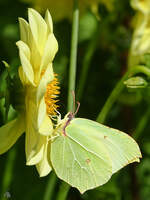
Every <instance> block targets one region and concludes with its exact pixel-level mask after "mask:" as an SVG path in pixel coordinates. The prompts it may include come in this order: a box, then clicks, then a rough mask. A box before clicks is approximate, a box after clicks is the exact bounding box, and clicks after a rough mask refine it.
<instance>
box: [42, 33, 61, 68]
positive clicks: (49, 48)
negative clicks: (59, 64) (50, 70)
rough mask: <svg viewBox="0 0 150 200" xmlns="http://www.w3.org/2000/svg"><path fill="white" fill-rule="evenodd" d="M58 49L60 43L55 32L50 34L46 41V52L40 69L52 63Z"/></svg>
mask: <svg viewBox="0 0 150 200" xmlns="http://www.w3.org/2000/svg"><path fill="white" fill-rule="evenodd" d="M57 51H58V43H57V40H56V38H55V36H54V34H53V33H51V34H49V36H48V40H47V41H46V45H45V49H44V54H43V57H42V61H41V66H40V71H42V70H44V69H46V68H47V66H48V64H49V63H51V62H52V61H53V59H54V57H55V55H56V53H57Z"/></svg>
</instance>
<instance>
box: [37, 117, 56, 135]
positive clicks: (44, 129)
mask: <svg viewBox="0 0 150 200" xmlns="http://www.w3.org/2000/svg"><path fill="white" fill-rule="evenodd" d="M52 132H53V123H52V121H51V119H50V118H49V117H48V115H45V118H44V120H43V121H42V123H41V126H40V128H39V133H40V134H41V135H51V134H52Z"/></svg>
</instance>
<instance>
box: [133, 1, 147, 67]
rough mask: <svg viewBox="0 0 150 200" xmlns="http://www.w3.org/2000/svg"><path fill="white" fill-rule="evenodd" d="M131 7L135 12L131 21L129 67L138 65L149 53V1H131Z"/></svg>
mask: <svg viewBox="0 0 150 200" xmlns="http://www.w3.org/2000/svg"><path fill="white" fill-rule="evenodd" d="M131 5H132V7H133V8H134V9H136V10H137V12H136V15H135V17H134V20H133V25H134V33H133V38H132V43H131V49H130V55H129V66H133V65H136V64H138V63H139V62H140V60H141V57H142V56H143V55H144V54H145V53H150V23H149V22H150V1H149V0H142V1H141V0H131Z"/></svg>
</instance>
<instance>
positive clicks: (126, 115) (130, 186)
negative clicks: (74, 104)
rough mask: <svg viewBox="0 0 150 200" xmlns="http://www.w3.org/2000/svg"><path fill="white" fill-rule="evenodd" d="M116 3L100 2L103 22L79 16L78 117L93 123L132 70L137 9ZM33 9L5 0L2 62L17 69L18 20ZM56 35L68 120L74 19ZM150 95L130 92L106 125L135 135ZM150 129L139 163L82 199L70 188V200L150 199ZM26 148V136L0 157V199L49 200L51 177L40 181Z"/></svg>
mask: <svg viewBox="0 0 150 200" xmlns="http://www.w3.org/2000/svg"><path fill="white" fill-rule="evenodd" d="M49 1H50V0H49ZM61 1H63V0H61ZM106 1H107V0H106ZM113 5H114V6H113V9H112V10H108V9H107V8H106V7H105V5H104V4H99V7H98V15H99V18H100V19H99V18H98V17H97V16H95V15H94V14H93V13H92V12H91V11H90V10H89V9H87V11H86V12H85V13H84V14H83V15H82V16H81V17H80V25H79V45H78V63H77V79H76V84H77V91H76V92H77V95H76V98H77V100H79V101H80V103H81V106H80V110H79V113H78V116H80V117H84V118H89V119H92V120H95V119H96V117H97V115H98V113H99V112H100V110H101V109H102V107H103V105H104V103H105V101H106V99H107V97H108V96H109V94H110V92H111V91H112V89H113V88H114V86H115V85H116V84H117V82H118V81H119V80H120V78H121V77H122V76H123V74H124V72H125V71H126V70H127V61H128V52H129V48H130V44H131V39H132V32H133V30H132V26H131V21H132V18H133V16H134V11H133V10H132V8H131V7H130V2H129V0H121V1H119V0H115V1H114V4H113ZM31 6H32V5H31V4H29V3H27V2H22V1H19V0H13V1H11V0H0V46H1V48H0V60H1V61H2V60H5V61H7V62H8V63H9V64H10V65H11V67H12V68H13V69H16V70H17V68H18V66H19V64H20V61H19V57H18V51H17V47H16V45H15V43H16V41H18V40H19V25H18V17H23V18H26V19H27V8H28V7H31ZM51 9H53V8H51ZM60 12H61V10H60ZM52 17H53V16H52ZM54 33H55V36H56V38H57V40H58V43H59V52H58V53H57V56H56V57H55V61H54V71H55V72H56V73H57V74H58V78H59V81H60V87H61V93H60V98H59V106H60V107H59V112H60V113H62V115H63V116H64V115H65V114H66V110H67V90H68V68H69V57H70V38H71V20H70V19H61V20H59V21H58V20H57V21H54ZM88 59H89V69H86V72H87V77H86V83H85V85H84V88H83V91H80V90H79V88H80V87H82V86H81V85H82V83H81V82H80V80H83V79H84V77H82V73H81V72H82V67H83V65H85V66H87V67H88V65H87V62H88V61H87V60H88ZM84 62H85V63H84ZM3 71H4V65H3V63H2V62H1V63H0V75H1V74H2V72H3ZM147 93H149V92H147ZM142 96H143V97H144V98H142ZM148 97H149V96H148V95H146V93H144V92H143V91H142V90H140V91H134V92H133V93H131V92H129V91H128V90H127V89H125V90H124V91H123V93H122V94H121V96H120V97H119V99H118V101H117V102H116V103H115V105H113V107H112V109H111V110H110V113H109V115H108V116H107V121H106V122H105V124H107V125H109V126H111V127H113V128H117V129H119V130H122V131H124V132H127V133H129V134H130V135H132V134H133V133H134V131H135V130H136V127H137V126H138V124H139V121H140V120H141V118H142V116H143V115H144V114H145V112H146V110H147V109H149V103H148V100H146V99H149V98H148ZM3 107H4V105H3V102H2V101H1V102H0V125H3V124H4V118H3ZM149 117H150V116H149ZM147 122H149V120H147ZM149 130H150V123H147V124H146V126H144V128H143V129H142V132H141V135H140V138H138V143H139V145H140V148H141V151H142V154H143V158H142V160H141V163H140V164H131V165H129V166H127V167H125V168H124V169H122V170H120V171H119V172H118V173H116V174H115V175H113V177H112V178H111V180H110V181H109V182H108V183H107V184H105V185H104V186H101V187H99V188H96V189H94V190H91V191H88V192H86V193H85V194H83V195H80V193H79V192H78V191H77V190H76V189H74V188H71V189H70V191H69V194H68V197H67V199H68V200H91V199H93V200H149V199H150V157H149V156H150V134H149ZM24 145H25V144H24V136H21V138H20V139H19V140H18V141H17V143H16V144H15V145H14V147H13V148H12V149H11V150H10V151H9V152H7V153H5V154H4V155H1V156H0V196H1V199H3V197H4V194H5V196H7V193H6V192H9V193H10V195H11V197H10V198H8V199H12V200H33V199H34V200H35V199H36V200H44V194H45V190H46V188H47V183H48V180H49V177H50V176H52V174H51V175H49V176H47V177H44V178H39V176H38V173H37V171H36V169H35V167H29V166H26V165H25V152H24ZM9 157H10V158H9ZM8 160H9V162H8ZM11 167H12V168H11ZM5 172H6V173H5ZM4 176H5V177H4ZM9 180H11V181H10V184H7V183H8V182H9ZM60 184H61V181H60V180H57V183H56V185H55V188H54V190H53V197H52V199H53V200H55V198H56V194H57V191H58V190H59V187H60ZM8 185H9V186H8ZM5 186H6V187H5ZM49 187H51V185H49ZM3 193H4V194H3ZM8 197H9V195H8ZM5 199H7V198H5Z"/></svg>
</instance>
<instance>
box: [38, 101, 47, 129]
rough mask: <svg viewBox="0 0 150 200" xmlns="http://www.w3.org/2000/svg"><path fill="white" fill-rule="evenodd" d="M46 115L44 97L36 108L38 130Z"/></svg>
mask: <svg viewBox="0 0 150 200" xmlns="http://www.w3.org/2000/svg"><path fill="white" fill-rule="evenodd" d="M45 115H46V104H45V99H44V97H43V98H42V99H41V101H40V103H39V107H38V121H37V122H38V129H39V128H40V126H41V124H42V122H43V120H44V119H45Z"/></svg>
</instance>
